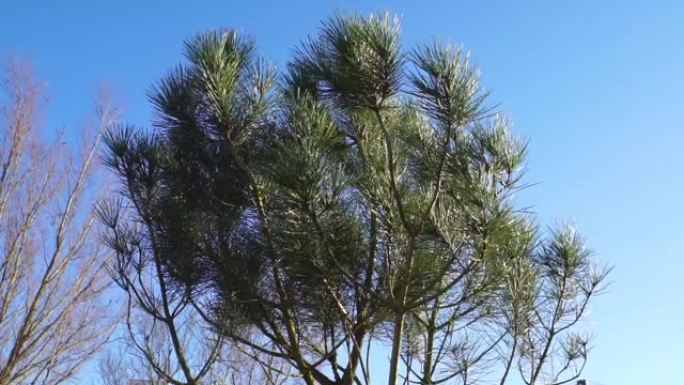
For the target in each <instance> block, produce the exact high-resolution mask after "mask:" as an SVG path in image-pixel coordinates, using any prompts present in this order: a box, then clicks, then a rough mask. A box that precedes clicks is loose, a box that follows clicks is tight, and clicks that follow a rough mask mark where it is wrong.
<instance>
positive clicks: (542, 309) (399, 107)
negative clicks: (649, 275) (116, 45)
mask: <svg viewBox="0 0 684 385" xmlns="http://www.w3.org/2000/svg"><path fill="white" fill-rule="evenodd" d="M185 51H186V58H187V64H185V65H182V66H179V67H177V68H176V69H174V70H173V71H172V72H171V73H170V74H168V76H166V77H165V78H164V79H163V80H162V81H161V82H159V83H158V84H157V86H156V87H155V88H154V90H153V91H152V92H151V101H152V103H153V104H154V106H155V108H156V111H157V116H158V119H157V121H156V122H155V130H153V131H147V132H146V131H143V130H138V129H135V128H132V127H120V128H118V129H116V130H113V131H112V132H111V133H110V135H109V137H108V138H107V143H108V146H109V154H108V163H109V166H110V167H111V168H112V169H114V170H115V171H116V172H118V173H119V175H120V176H121V178H122V181H123V184H124V187H125V188H124V189H123V197H122V198H121V207H122V208H124V207H125V208H127V209H126V210H128V213H127V214H126V215H122V214H121V213H120V212H118V211H117V212H116V213H114V212H112V211H110V213H109V215H108V218H105V222H106V223H108V224H109V225H110V227H111V232H110V236H109V237H108V239H109V241H110V242H109V243H110V245H111V246H112V247H113V248H114V249H115V250H116V251H117V253H118V255H119V256H120V259H121V260H122V261H123V263H126V261H130V260H131V254H133V253H136V252H137V251H136V250H137V249H140V248H142V249H144V250H148V252H149V253H151V254H152V255H154V258H157V259H158V260H160V261H162V262H163V266H164V274H165V279H166V280H167V281H168V282H169V285H172V286H173V287H174V288H175V290H177V292H178V293H179V294H178V295H186V296H188V297H189V298H192V301H191V302H192V304H193V306H195V307H196V308H197V310H198V311H199V312H200V313H201V314H202V315H203V317H204V318H205V320H206V321H208V322H210V323H211V324H212V325H213V326H214V328H215V332H216V333H219V334H221V335H223V336H225V337H227V338H228V339H229V340H230V341H232V343H235V344H238V345H240V346H242V347H243V349H244V350H245V351H248V352H251V353H252V354H253V358H254V359H256V360H264V357H270V358H277V359H279V360H282V361H283V362H285V363H287V365H289V366H290V367H292V368H293V370H295V371H296V372H297V373H298V374H299V376H301V379H302V381H303V382H304V383H306V384H308V385H312V384H316V383H318V384H324V385H332V384H346V385H351V384H362V383H370V372H369V369H368V365H369V362H368V361H369V356H370V349H371V347H372V346H375V345H377V344H384V343H386V344H387V345H388V346H389V349H390V365H389V370H388V374H387V376H388V377H389V385H394V384H396V382H397V379H399V378H400V377H405V378H407V379H410V380H411V381H414V382H417V383H421V384H436V383H442V382H446V381H453V382H458V381H461V382H463V383H464V384H467V383H473V382H476V381H477V379H478V378H481V376H482V375H483V374H482V373H484V372H487V371H491V369H492V368H493V367H494V366H497V363H501V364H502V366H499V367H500V368H503V369H501V370H497V371H496V373H497V375H499V376H500V383H501V384H504V383H505V382H506V381H507V380H508V378H509V372H510V369H511V368H515V367H517V368H519V372H520V374H521V377H522V378H523V379H524V380H525V382H526V383H528V384H535V383H540V382H541V381H542V380H543V381H544V382H545V383H546V382H560V381H564V380H567V379H568V378H576V377H575V376H576V375H578V373H579V369H580V367H581V366H583V362H584V361H585V360H586V353H587V340H586V339H585V338H584V337H581V336H579V335H576V334H573V333H571V332H572V330H574V328H573V329H571V327H572V326H574V325H575V324H577V322H578V321H579V320H580V319H581V318H582V315H583V314H584V312H585V309H586V304H587V302H588V301H589V299H590V298H592V297H593V296H594V295H595V294H597V293H598V292H600V290H601V289H602V288H603V283H604V279H605V276H606V274H607V269H605V268H597V267H596V266H595V264H594V263H593V262H592V260H591V258H590V253H589V252H588V250H587V248H586V246H585V245H584V243H583V241H582V239H581V237H580V236H579V235H578V234H577V233H576V232H575V231H574V230H573V229H571V228H565V227H561V228H559V229H557V230H554V231H552V232H551V235H550V237H549V239H544V238H543V235H544V234H542V232H541V231H539V230H538V228H537V226H536V225H535V224H534V221H533V219H532V218H531V216H530V215H529V214H528V213H526V212H525V211H524V210H520V209H517V208H516V206H515V205H514V202H513V195H514V193H515V192H516V191H517V190H518V189H520V188H521V187H523V185H522V184H521V177H522V168H523V166H524V158H525V150H526V143H525V142H524V141H522V140H520V139H517V138H515V137H514V136H512V135H511V134H510V132H509V129H508V121H507V120H506V119H505V118H503V117H502V115H501V114H500V113H499V112H498V111H496V109H495V108H494V107H493V105H492V104H491V103H490V102H489V99H488V93H487V92H485V91H484V90H483V89H482V88H481V86H480V84H479V78H478V72H477V69H476V68H475V67H474V66H473V64H472V63H471V62H470V60H469V56H468V54H467V53H466V52H464V51H463V50H462V49H461V48H459V47H457V46H453V45H443V44H438V43H430V44H426V45H422V46H419V47H417V48H415V49H413V50H411V51H409V52H405V51H403V50H402V49H401V47H400V42H399V24H398V21H397V19H396V18H393V17H391V16H388V15H380V16H377V15H375V16H371V17H370V18H363V17H360V16H357V15H351V16H335V17H332V18H330V19H328V20H327V21H326V22H325V23H324V24H323V27H322V28H321V30H320V32H319V33H318V35H316V36H315V37H312V38H310V39H308V40H307V41H305V42H304V43H303V44H302V45H301V47H300V49H299V50H297V51H296V53H295V54H294V57H293V59H292V60H291V61H290V63H289V64H288V66H287V71H286V73H285V74H284V75H282V76H278V75H277V74H276V71H275V70H274V69H273V68H272V67H271V66H269V65H268V64H267V63H266V62H265V61H264V60H262V59H260V58H259V57H258V56H257V55H256V52H255V46H254V42H253V41H252V40H251V39H250V38H248V37H244V36H243V35H241V34H238V33H237V32H235V31H233V30H222V31H215V32H207V33H203V34H200V35H198V36H197V37H196V38H195V39H193V40H190V41H189V42H187V44H186V47H185ZM119 218H129V219H128V221H121V220H117V219H119ZM130 218H133V219H130ZM131 223H135V224H136V225H135V226H132V225H131ZM111 234H116V235H117V236H116V237H112V236H111ZM566 335H567V338H566ZM564 338H565V339H564ZM515 363H517V365H516V364H515ZM554 368H555V370H554ZM558 368H562V370H560V373H559V371H558V370H557V369H558ZM566 373H569V376H568V377H562V376H563V375H565V374H566ZM376 382H377V380H376Z"/></svg>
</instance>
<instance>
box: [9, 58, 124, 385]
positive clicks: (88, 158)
mask: <svg viewBox="0 0 684 385" xmlns="http://www.w3.org/2000/svg"><path fill="white" fill-rule="evenodd" d="M28 67H29V66H27V65H25V64H24V63H18V62H15V63H13V64H10V65H9V66H8V67H7V69H6V71H5V76H4V84H3V85H4V88H5V89H6V91H7V98H6V99H4V101H5V103H4V105H3V110H2V117H1V118H0V119H1V120H0V385H9V384H12V385H15V384H46V385H52V384H60V383H63V382H65V381H66V380H68V379H70V378H72V377H73V376H74V375H75V374H76V372H77V371H78V369H79V368H80V367H81V366H82V365H83V364H84V363H85V362H86V361H87V360H88V359H89V358H91V357H92V356H93V355H94V354H95V353H96V352H97V351H98V350H99V349H100V348H101V347H102V345H103V344H104V343H105V342H106V341H107V339H108V337H109V332H108V331H109V329H110V327H111V325H113V322H112V318H111V317H108V316H107V312H106V310H105V309H106V307H105V305H106V304H105V303H104V297H103V294H104V293H105V292H106V288H107V282H108V281H107V280H106V272H105V269H104V263H105V260H106V258H107V257H108V256H107V251H106V250H104V249H103V248H101V247H99V245H98V243H97V242H96V241H95V240H96V234H95V227H96V224H97V222H96V221H95V215H94V214H95V212H94V205H93V202H94V199H95V197H96V196H97V194H98V190H97V185H98V184H97V183H96V182H97V180H98V179H97V178H95V175H94V174H93V173H92V165H93V163H94V160H95V159H96V157H95V154H96V148H97V145H98V142H99V136H100V134H99V128H100V127H101V126H104V125H107V124H109V122H110V120H111V119H112V118H113V115H112V114H110V113H109V111H110V110H109V109H108V108H107V105H106V103H101V104H99V105H98V106H97V119H98V122H97V123H96V124H94V125H89V128H86V129H84V132H83V133H82V134H81V135H80V139H82V143H80V145H82V148H80V149H75V148H76V147H75V146H74V145H72V144H71V143H70V141H69V140H68V139H71V136H69V137H66V136H64V135H57V136H56V137H55V136H53V139H51V140H47V139H46V137H48V136H50V135H49V134H50V133H47V132H41V126H40V124H39V118H38V117H39V115H40V110H41V107H42V105H43V103H44V98H43V93H42V88H41V87H40V86H39V85H38V83H37V82H36V81H34V80H33V77H32V76H31V74H30V70H28V69H27V68H28ZM96 126H99V127H96ZM93 128H94V129H93ZM74 137H79V135H74Z"/></svg>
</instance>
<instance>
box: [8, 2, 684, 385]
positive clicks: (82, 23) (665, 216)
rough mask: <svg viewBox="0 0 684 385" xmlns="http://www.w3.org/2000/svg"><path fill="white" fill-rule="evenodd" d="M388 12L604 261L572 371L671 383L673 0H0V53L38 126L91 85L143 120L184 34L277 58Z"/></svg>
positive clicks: (679, 27) (616, 380)
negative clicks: (431, 50)
mask: <svg viewBox="0 0 684 385" xmlns="http://www.w3.org/2000/svg"><path fill="white" fill-rule="evenodd" d="M373 10H388V11H391V12H393V13H396V14H399V15H400V16H401V17H402V20H403V23H402V24H403V45H404V46H405V47H410V46H411V45H413V44H415V43H417V42H424V41H426V40H428V39H430V38H433V37H437V38H440V39H442V40H450V41H453V42H457V43H462V44H463V45H464V46H465V47H466V48H467V49H468V50H470V51H471V52H472V57H473V58H474V60H475V61H476V62H477V64H478V65H479V66H480V68H481V70H482V74H483V83H484V85H485V86H486V88H488V89H489V90H491V91H492V93H493V95H492V101H494V102H497V103H500V105H501V109H502V110H503V111H505V112H506V113H507V114H508V115H509V116H510V117H511V119H512V121H513V125H514V126H513V129H514V132H515V133H517V134H519V135H522V136H524V137H526V138H528V139H529V140H530V156H529V159H528V168H529V171H528V173H527V177H526V181H527V182H530V183H538V184H537V185H536V186H534V187H532V188H530V189H529V190H527V191H525V192H524V193H522V194H521V196H520V197H519V202H520V204H521V205H525V206H528V205H529V206H532V207H533V208H534V210H535V211H537V212H538V213H539V220H540V223H542V224H550V223H553V222H554V221H556V220H571V221H573V222H574V223H575V224H576V225H577V226H578V227H579V228H580V229H581V230H582V232H583V233H584V234H585V235H586V237H587V238H588V241H589V242H590V244H591V245H592V248H593V249H594V251H595V253H596V254H597V256H598V257H599V258H601V259H602V260H603V261H605V262H607V263H609V264H612V265H615V270H614V272H613V274H612V281H613V282H614V283H613V285H612V287H611V290H610V292H609V293H608V294H606V295H605V296H603V297H601V298H600V299H598V300H597V301H596V302H595V303H594V305H593V307H592V312H591V315H590V317H591V321H592V323H594V325H593V330H594V333H595V334H596V336H597V338H596V340H595V344H596V347H595V349H594V351H593V354H592V357H591V360H590V363H589V365H588V366H587V369H586V372H585V373H586V377H587V378H589V379H590V380H595V381H597V382H598V383H600V384H603V385H617V384H620V385H631V384H634V385H637V384H653V383H675V382H676V381H677V376H678V371H677V370H676V368H677V367H679V366H680V365H681V360H680V358H679V357H680V356H681V346H684V328H681V327H680V325H681V322H682V316H683V315H684V296H683V295H682V294H684V279H682V276H681V274H682V271H684V259H683V258H682V255H683V254H684V223H682V219H684V205H683V204H682V203H681V199H680V198H681V195H682V192H683V188H684V171H683V170H684V168H683V166H684V151H683V149H684V129H682V128H683V127H682V112H684V76H683V75H682V71H683V70H684V49H683V48H682V47H684V3H680V2H677V1H665V0H661V1H651V2H646V1H628V0H621V1H619V0H611V1H608V0H605V1H602V0H575V1H549V0H543V1H542V0H540V1H505V0H501V1H486V0H485V1H483V0H480V1H476V0H472V1H462V0H451V1H427V0H426V1H421V2H418V1H395V2H389V1H376V2H363V1H320V0H319V1H310V2H305V1H258V0H252V1H249V2H244V3H238V2H233V4H231V2H229V1H206V0H201V1H199V0H198V1H192V2H188V1H182V2H181V1H168V0H167V1H160V0H159V1H141V0H138V1H129V0H119V1H110V2H106V3H105V2H98V1H92V0H90V1H86V0H83V1H71V0H64V1H59V2H57V1H54V2H47V1H45V2H39V1H33V0H23V1H18V0H15V1H9V0H6V1H5V2H4V4H3V5H2V7H0V58H2V59H7V58H9V57H10V56H12V55H20V56H23V57H28V58H30V59H31V60H32V61H33V62H34V64H35V68H36V72H37V73H38V75H39V76H40V77H41V78H43V79H46V80H48V91H49V94H50V95H51V97H52V102H51V107H50V109H49V114H48V116H47V122H48V124H49V125H50V127H54V128H58V127H62V126H64V125H69V124H72V123H74V122H77V121H78V117H80V116H83V115H84V114H86V113H87V112H88V109H89V107H90V106H91V105H92V96H93V94H94V91H95V89H96V88H97V85H98V84H100V83H102V82H103V81H105V82H107V83H109V84H110V85H111V87H112V88H113V89H114V90H115V94H116V96H117V98H118V100H119V101H120V102H121V104H122V105H123V107H124V109H125V118H126V119H127V120H128V121H131V122H134V123H137V124H146V123H147V122H149V118H150V108H149V106H148V104H147V102H146V97H145V93H146V91H147V90H148V89H149V86H150V84H151V83H152V82H154V81H155V80H156V79H158V78H159V77H160V76H161V75H163V74H164V73H165V72H166V71H167V70H168V69H169V68H170V67H171V66H172V65H174V64H175V63H177V62H178V61H180V60H181V49H182V44H181V43H182V40H183V39H185V38H188V37H190V36H192V35H193V34H194V33H196V32H198V31H200V30H204V29H208V28H214V27H221V26H232V27H236V28H238V29H241V30H243V31H245V32H248V33H250V34H252V35H253V36H255V37H256V39H257V43H258V47H259V50H260V52H261V53H262V54H263V55H264V56H266V57H267V58H269V59H271V60H273V61H274V62H276V63H277V64H281V65H282V64H283V63H284V62H285V61H286V60H287V58H288V56H289V54H290V53H291V52H292V50H293V47H294V46H296V45H297V43H298V42H299V41H300V40H301V39H303V38H305V37H306V36H307V34H311V33H314V32H315V31H316V29H317V27H318V26H319V25H320V20H321V19H322V18H324V17H326V16H329V15H330V14H331V13H332V12H334V11H359V12H362V13H368V12H371V11H373Z"/></svg>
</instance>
